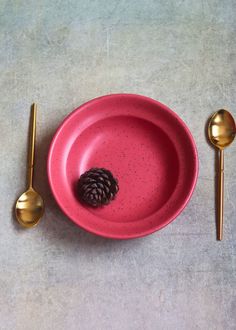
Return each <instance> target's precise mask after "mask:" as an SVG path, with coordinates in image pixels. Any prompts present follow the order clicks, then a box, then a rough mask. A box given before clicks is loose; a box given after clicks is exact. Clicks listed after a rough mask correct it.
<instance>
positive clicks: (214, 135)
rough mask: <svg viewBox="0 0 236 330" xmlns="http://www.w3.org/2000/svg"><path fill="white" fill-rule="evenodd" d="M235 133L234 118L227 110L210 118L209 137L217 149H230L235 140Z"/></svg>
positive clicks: (222, 110) (218, 112) (220, 111)
mask: <svg viewBox="0 0 236 330" xmlns="http://www.w3.org/2000/svg"><path fill="white" fill-rule="evenodd" d="M235 131H236V130H235V122H234V118H233V117H232V115H231V114H230V113H229V112H228V111H227V110H224V109H221V110H219V111H217V112H215V113H214V114H213V115H212V117H211V118H210V121H209V126H208V136H209V140H210V142H211V143H212V144H213V145H214V146H215V147H216V148H218V149H224V148H226V147H228V146H229V145H230V144H231V143H232V142H233V140H234V138H235Z"/></svg>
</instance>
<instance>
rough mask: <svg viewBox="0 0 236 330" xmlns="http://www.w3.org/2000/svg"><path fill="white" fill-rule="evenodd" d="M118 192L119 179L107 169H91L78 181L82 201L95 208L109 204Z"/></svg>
mask: <svg viewBox="0 0 236 330" xmlns="http://www.w3.org/2000/svg"><path fill="white" fill-rule="evenodd" d="M118 190H119V186H118V181H117V179H115V178H114V177H113V175H112V173H111V172H110V171H108V170H106V169H105V168H91V169H90V170H89V171H87V172H85V173H84V174H82V175H81V176H80V178H79V181H78V193H79V198H80V200H81V201H82V202H85V203H86V204H89V205H91V206H94V207H97V206H101V205H105V204H109V202H110V201H111V200H113V199H114V198H115V195H116V194H117V192H118Z"/></svg>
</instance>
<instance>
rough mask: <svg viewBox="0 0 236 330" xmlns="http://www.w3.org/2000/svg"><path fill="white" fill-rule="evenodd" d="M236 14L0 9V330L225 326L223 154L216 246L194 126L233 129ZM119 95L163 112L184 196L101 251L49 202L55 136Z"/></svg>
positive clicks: (82, 5)
mask: <svg viewBox="0 0 236 330" xmlns="http://www.w3.org/2000/svg"><path fill="white" fill-rule="evenodd" d="M235 12H236V3H235V1H233V0H227V1H226V0H224V1H220V0H210V1H209V0H208V1H207V0H202V1H191V0H186V1H182V0H178V1H171V0H168V1H154V0H153V1H151V0H150V1H149V0H145V1H124V0H121V1H114V0H111V1H105V0H100V1H98V0H97V1H92V0H90V1H82V0H81V1H78V0H70V1H48V0H40V1H24V0H22V1H16V0H13V1H7V0H2V1H0V16H1V18H0V40H1V48H0V67H1V75H0V83H1V88H0V103H1V110H0V111H1V121H0V137H1V148H0V157H1V162H0V176H1V195H0V202H1V208H0V219H1V228H0V265H1V267H0V329H1V330H3V329H4V330H5V329H11V330H13V329H14V330H15V329H16V330H44V329H45V330H46V329H47V330H48V329H57V330H62V329H66V330H67V329H69V330H77V329H81V330H90V329H91V330H92V329H96V330H100V329H101V330H106V329H107V330H152V329H153V330H159V329H161V330H162V329H168V330H172V329H173V330H176V329H179V330H184V329H191V330H192V329H206V330H208V329H222V330H223V329H224V330H226V329H227V330H228V329H235V328H236V314H235V312H236V207H235V204H236V202H235V201H236V171H235V164H236V143H235V144H234V145H232V147H230V148H229V149H228V150H227V151H226V152H225V182H226V185H225V224H224V240H223V241H222V242H217V241H216V235H215V191H214V178H215V174H214V171H215V170H214V159H215V153H214V150H213V149H212V148H211V147H210V146H209V145H208V144H207V142H206V137H205V124H206V120H207V118H208V116H209V115H210V114H211V113H212V112H214V111H215V110H217V109H219V108H222V107H226V108H227V109H230V111H231V112H232V113H233V114H234V116H235V117H236V94H235V84H236V75H235V70H236V56H235V53H236V42H235V34H236V20H235ZM116 92H129V93H138V94H144V95H147V96H150V97H152V98H154V99H157V100H159V101H161V102H163V103H165V104H167V105H168V106H169V107H170V108H172V109H173V110H174V111H175V112H176V113H177V114H178V115H180V116H181V118H182V119H183V120H184V121H185V122H186V123H187V125H188V126H189V128H190V130H191V132H192V133H193V136H194V138H195V140H196V143H197V147H198V152H199V162H200V172H199V179H198V183H197V187H196V189H195V192H194V194H193V197H192V199H191V201H190V203H189V204H188V206H187V208H186V209H185V210H184V212H183V213H182V214H181V215H180V216H179V217H178V218H177V220H176V221H174V222H173V223H172V224H170V225H169V226H167V227H166V228H164V229H163V230H161V231H160V232H157V233H154V234H152V235H150V236H148V237H145V238H141V239H136V240H130V241H112V240H106V239H102V238H99V237H96V236H94V235H91V234H89V233H86V232H84V231H83V230H81V229H80V228H78V227H76V226H75V225H74V224H73V223H71V222H70V221H69V220H68V219H67V218H66V217H65V216H64V215H63V214H62V212H61V211H60V210H59V208H58V207H57V205H56V203H55V201H54V199H53V198H52V195H51V193H50V191H49V187H48V183H47V177H46V155H47V150H48V146H49V143H50V140H51V138H52V135H53V133H54V131H55V128H56V127H57V126H58V124H59V123H60V122H61V120H62V119H63V118H64V117H65V116H66V115H67V114H68V113H69V112H70V111H72V110H73V109H74V108H75V107H77V106H78V105H80V104H82V103H84V102H85V101H87V100H90V99H92V98H94V97H96V96H99V95H104V94H109V93H116ZM33 101H36V102H37V103H38V104H39V113H38V132H37V164H36V171H35V187H36V188H37V190H38V191H40V192H41V193H42V195H43V197H44V198H45V201H46V214H45V216H44V218H43V220H42V222H41V223H40V225H39V226H38V227H36V228H34V229H31V230H24V229H21V228H20V227H19V226H18V224H17V223H16V222H15V219H14V216H13V206H14V202H15V199H16V198H17V197H18V195H19V194H20V193H21V192H22V191H23V190H24V187H25V174H26V169H25V166H26V152H27V129H28V119H29V107H30V104H31V103H32V102H33Z"/></svg>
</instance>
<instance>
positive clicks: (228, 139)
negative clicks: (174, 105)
mask: <svg viewBox="0 0 236 330" xmlns="http://www.w3.org/2000/svg"><path fill="white" fill-rule="evenodd" d="M235 133H236V127H235V122H234V118H233V117H232V115H231V114H230V113H229V112H228V111H226V110H224V109H221V110H219V111H217V112H216V113H214V114H213V115H212V117H211V118H210V121H209V125H208V136H209V140H210V142H211V143H212V144H213V145H214V146H215V147H216V148H218V149H219V153H220V157H219V199H218V203H219V205H218V230H217V239H218V240H220V241H221V240H222V237H223V210H224V148H226V147H228V146H229V145H230V144H231V143H232V142H233V140H234V137H235Z"/></svg>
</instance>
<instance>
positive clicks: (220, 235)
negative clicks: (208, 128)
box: [217, 149, 224, 241]
mask: <svg viewBox="0 0 236 330" xmlns="http://www.w3.org/2000/svg"><path fill="white" fill-rule="evenodd" d="M219 161H220V164H219V165H220V166H219V167H220V168H219V170H220V171H219V208H218V212H219V213H218V219H219V223H218V226H219V227H218V234H217V239H218V240H219V241H221V240H222V238H223V217H224V214H223V213H224V150H223V149H221V150H220V159H219Z"/></svg>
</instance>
